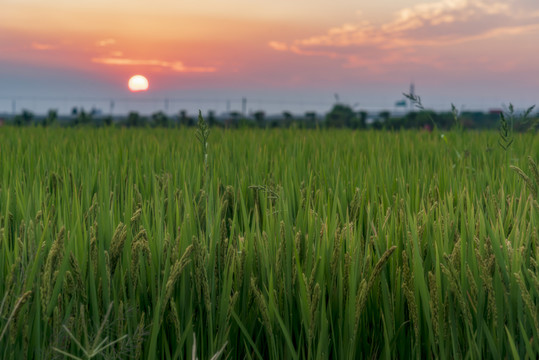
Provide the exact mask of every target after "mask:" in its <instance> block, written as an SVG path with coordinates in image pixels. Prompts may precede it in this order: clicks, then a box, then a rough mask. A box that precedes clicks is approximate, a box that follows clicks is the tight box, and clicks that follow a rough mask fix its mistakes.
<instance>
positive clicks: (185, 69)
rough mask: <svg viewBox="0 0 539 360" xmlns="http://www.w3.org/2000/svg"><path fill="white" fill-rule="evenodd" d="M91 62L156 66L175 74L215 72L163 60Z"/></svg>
mask: <svg viewBox="0 0 539 360" xmlns="http://www.w3.org/2000/svg"><path fill="white" fill-rule="evenodd" d="M92 61H93V62H95V63H99V64H105V65H118V66H156V67H161V68H167V69H170V70H172V71H175V72H182V73H207V72H215V71H217V68H215V67H209V66H208V67H203V66H185V65H184V64H183V63H182V62H181V61H163V60H139V59H127V58H116V57H113V58H110V57H109V58H93V59H92Z"/></svg>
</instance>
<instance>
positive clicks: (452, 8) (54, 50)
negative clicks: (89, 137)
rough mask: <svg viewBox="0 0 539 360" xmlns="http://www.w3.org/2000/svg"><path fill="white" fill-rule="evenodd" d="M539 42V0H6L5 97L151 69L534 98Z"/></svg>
mask: <svg viewBox="0 0 539 360" xmlns="http://www.w3.org/2000/svg"><path fill="white" fill-rule="evenodd" d="M537 39H539V3H537V1H536V0H506V1H498V0H439V1H425V0H423V1H416V0H398V1H389V0H379V1H377V2H375V3H374V4H372V3H370V4H361V3H360V2H357V1H352V0H346V1H335V2H331V3H330V2H327V1H321V0H311V1H305V0H295V1H284V0H275V1H272V2H262V1H247V0H243V1H238V0H231V1H226V2H223V1H217V0H210V1H194V0H192V1H176V0H175V1H172V0H157V1H143V0H131V1H126V0H119V1H112V4H111V1H110V0H109V1H102V0H99V1H97V0H94V1H87V0H81V1H76V2H75V1H65V0H49V1H47V2H43V1H38V0H2V11H1V12H0V80H2V79H3V81H0V96H3V97H9V96H14V95H17V96H25V95H36V96H37V95H41V94H43V93H49V92H51V91H52V92H53V93H58V94H60V93H62V92H69V93H76V92H77V91H79V90H80V91H81V94H84V95H88V94H91V93H97V92H102V93H106V94H107V95H110V96H112V95H118V94H122V93H123V92H125V91H127V90H126V86H125V84H126V81H127V78H128V77H129V76H130V75H132V74H135V73H142V74H144V75H146V76H147V77H148V78H149V79H150V83H151V91H152V92H153V93H154V94H159V95H161V94H167V93H174V92H175V91H176V92H181V91H189V90H191V91H192V90H194V89H197V91H200V92H201V93H203V90H208V91H211V92H212V94H218V91H226V90H237V91H238V93H241V91H243V92H246V91H254V92H257V91H258V92H260V93H261V94H266V95H267V94H270V93H272V91H273V93H274V94H288V93H294V92H299V91H301V92H302V93H304V94H305V95H304V96H308V94H309V93H312V94H315V93H316V94H324V93H326V94H328V95H327V96H332V94H333V93H334V92H340V93H343V94H349V97H350V98H352V97H362V98H368V96H369V94H371V95H372V96H373V97H375V96H377V97H378V98H379V97H380V96H381V95H380V94H388V95H387V97H388V99H389V98H390V99H392V100H393V99H394V98H395V97H398V96H399V94H400V93H401V92H402V91H406V89H407V86H408V83H409V82H410V81H412V80H413V81H415V82H416V84H417V85H418V88H419V89H421V88H422V89H423V91H426V92H428V94H427V96H432V99H433V101H434V100H436V101H448V102H449V101H451V99H450V98H451V97H452V96H453V97H454V98H457V99H458V98H459V96H460V97H464V98H465V99H470V98H471V97H473V96H475V97H476V98H477V101H480V100H481V99H479V97H478V96H477V95H478V92H481V91H483V93H482V96H483V98H482V100H481V101H488V100H489V99H492V101H498V100H499V99H500V98H501V99H507V101H517V100H521V101H533V100H535V99H534V96H536V94H538V93H539V92H538V91H537V90H539V76H530V74H536V75H538V74H539V65H537V64H539V52H538V51H537V50H538V45H537ZM84 79H88V80H87V81H85V80H84ZM25 84H26V85H25ZM89 84H91V86H90V85H89ZM431 94H432V95H431ZM285 97H288V95H286V96H285ZM446 99H447V100H446ZM392 100H391V101H392ZM493 105H496V104H493ZM0 111H1V109H0Z"/></svg>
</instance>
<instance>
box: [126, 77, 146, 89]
mask: <svg viewBox="0 0 539 360" xmlns="http://www.w3.org/2000/svg"><path fill="white" fill-rule="evenodd" d="M148 85H149V83H148V79H146V78H145V77H144V76H142V75H134V76H131V78H130V79H129V82H128V83H127V86H128V87H129V90H131V91H132V92H137V91H146V90H148Z"/></svg>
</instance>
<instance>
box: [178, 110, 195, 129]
mask: <svg viewBox="0 0 539 360" xmlns="http://www.w3.org/2000/svg"><path fill="white" fill-rule="evenodd" d="M179 120H180V125H182V126H194V125H195V121H194V120H193V119H192V118H191V117H189V116H188V115H187V111H186V110H181V111H180V116H179Z"/></svg>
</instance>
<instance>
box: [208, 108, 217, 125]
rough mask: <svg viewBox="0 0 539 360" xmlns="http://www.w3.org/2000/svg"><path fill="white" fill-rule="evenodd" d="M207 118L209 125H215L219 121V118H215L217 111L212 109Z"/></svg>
mask: <svg viewBox="0 0 539 360" xmlns="http://www.w3.org/2000/svg"><path fill="white" fill-rule="evenodd" d="M206 120H207V121H208V125H210V126H214V125H216V123H217V119H216V118H215V111H213V110H210V111H208V116H207V117H206Z"/></svg>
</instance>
